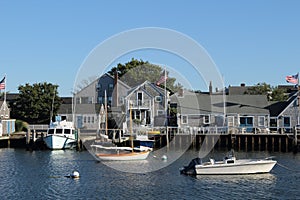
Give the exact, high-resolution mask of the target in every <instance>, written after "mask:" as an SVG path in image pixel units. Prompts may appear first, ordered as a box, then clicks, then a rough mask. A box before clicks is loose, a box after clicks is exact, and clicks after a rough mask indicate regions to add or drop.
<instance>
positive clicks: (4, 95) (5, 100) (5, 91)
mask: <svg viewBox="0 0 300 200" xmlns="http://www.w3.org/2000/svg"><path fill="white" fill-rule="evenodd" d="M4 85H5V86H4V102H5V103H6V74H5V75H4Z"/></svg>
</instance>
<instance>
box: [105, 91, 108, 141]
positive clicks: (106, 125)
mask: <svg viewBox="0 0 300 200" xmlns="http://www.w3.org/2000/svg"><path fill="white" fill-rule="evenodd" d="M104 104H105V135H108V131H107V128H108V124H107V121H108V118H107V96H106V90H105V91H104Z"/></svg>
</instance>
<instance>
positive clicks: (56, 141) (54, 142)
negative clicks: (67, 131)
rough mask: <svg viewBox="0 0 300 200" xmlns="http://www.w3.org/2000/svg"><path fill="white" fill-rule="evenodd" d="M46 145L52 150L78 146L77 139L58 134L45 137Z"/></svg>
mask: <svg viewBox="0 0 300 200" xmlns="http://www.w3.org/2000/svg"><path fill="white" fill-rule="evenodd" d="M44 141H45V144H46V146H47V147H48V148H49V149H51V150H60V149H71V148H74V147H75V146H76V143H77V140H76V139H72V138H68V137H63V136H58V135H49V136H46V137H45V138H44Z"/></svg>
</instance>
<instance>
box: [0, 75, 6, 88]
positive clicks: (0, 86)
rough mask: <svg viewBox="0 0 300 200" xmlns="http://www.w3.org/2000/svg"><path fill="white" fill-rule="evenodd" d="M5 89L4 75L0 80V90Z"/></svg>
mask: <svg viewBox="0 0 300 200" xmlns="http://www.w3.org/2000/svg"><path fill="white" fill-rule="evenodd" d="M3 89H5V77H4V78H3V79H2V80H1V81H0V90H3Z"/></svg>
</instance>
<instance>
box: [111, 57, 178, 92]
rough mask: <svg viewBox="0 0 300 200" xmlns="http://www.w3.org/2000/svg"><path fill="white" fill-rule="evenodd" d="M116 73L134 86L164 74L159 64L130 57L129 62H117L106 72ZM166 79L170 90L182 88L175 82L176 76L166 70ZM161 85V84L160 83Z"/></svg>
mask: <svg viewBox="0 0 300 200" xmlns="http://www.w3.org/2000/svg"><path fill="white" fill-rule="evenodd" d="M115 72H117V73H118V76H119V78H120V80H122V81H123V82H124V83H126V84H127V85H129V86H130V87H135V86H137V85H139V84H142V83H143V82H145V81H146V80H147V81H149V82H152V83H156V82H157V81H158V80H159V79H160V77H161V76H162V75H163V74H164V69H163V68H162V67H160V66H159V65H155V64H151V63H149V62H148V61H146V62H145V61H143V60H137V59H134V58H132V59H131V61H130V62H127V63H125V64H121V63H119V64H118V65H117V66H116V67H113V68H112V69H111V70H110V71H109V72H108V73H109V74H110V75H112V76H113V75H114V74H115ZM167 76H168V79H167V81H166V84H167V88H168V89H169V90H171V91H172V92H176V91H178V89H179V88H182V85H181V84H179V83H177V84H176V85H175V82H176V78H173V77H170V76H169V73H168V72H167ZM162 85H163V84H162Z"/></svg>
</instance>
